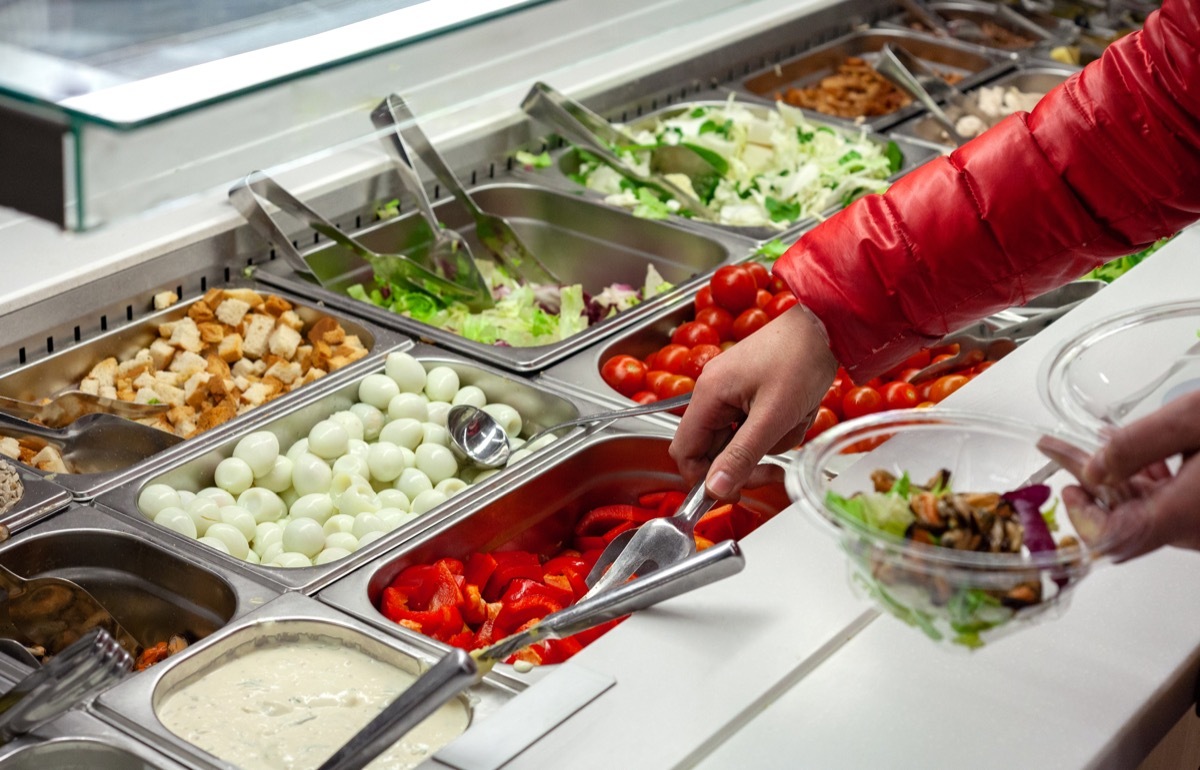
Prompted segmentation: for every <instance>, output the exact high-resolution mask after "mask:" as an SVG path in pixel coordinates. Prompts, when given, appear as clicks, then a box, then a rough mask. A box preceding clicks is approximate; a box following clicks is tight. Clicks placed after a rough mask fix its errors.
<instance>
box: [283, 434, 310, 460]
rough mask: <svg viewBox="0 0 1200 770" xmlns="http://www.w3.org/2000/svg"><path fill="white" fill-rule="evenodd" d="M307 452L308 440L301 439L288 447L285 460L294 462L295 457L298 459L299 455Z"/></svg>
mask: <svg viewBox="0 0 1200 770" xmlns="http://www.w3.org/2000/svg"><path fill="white" fill-rule="evenodd" d="M307 451H308V439H307V438H302V439H300V440H299V441H297V442H296V443H295V444H292V445H291V446H290V447H288V451H287V459H289V460H291V461H292V462H295V461H296V458H297V457H299V456H300V455H302V454H304V453H305V452H307Z"/></svg>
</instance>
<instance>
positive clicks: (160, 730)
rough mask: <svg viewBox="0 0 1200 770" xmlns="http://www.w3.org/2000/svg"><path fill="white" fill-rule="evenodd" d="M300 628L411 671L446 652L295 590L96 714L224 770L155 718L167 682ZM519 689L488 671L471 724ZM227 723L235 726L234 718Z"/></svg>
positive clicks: (188, 761)
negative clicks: (415, 642) (382, 629)
mask: <svg viewBox="0 0 1200 770" xmlns="http://www.w3.org/2000/svg"><path fill="white" fill-rule="evenodd" d="M300 634H302V635H305V636H307V635H309V634H312V635H319V636H324V637H327V638H332V639H334V640H337V641H341V642H345V643H349V644H350V645H352V646H354V647H356V648H358V649H359V650H361V651H363V652H365V653H366V654H368V655H371V656H372V657H375V658H377V659H380V660H383V661H384V662H388V663H393V664H394V665H396V666H397V667H398V668H401V669H404V670H407V671H409V672H411V673H414V674H419V673H420V672H421V671H423V670H425V669H427V668H428V667H430V666H432V665H433V664H434V663H436V662H437V660H438V659H439V658H440V657H441V655H440V652H438V651H433V652H431V651H430V650H429V649H427V648H424V647H420V646H417V645H413V644H411V643H409V640H408V639H406V638H402V637H400V636H399V635H395V634H380V633H379V629H378V628H375V627H372V626H370V625H368V624H366V623H363V622H362V621H360V620H358V619H357V618H354V617H351V616H349V615H347V614H345V613H343V612H341V611H339V610H337V609H336V608H334V607H332V606H330V605H328V604H325V603H322V602H318V601H316V600H315V599H312V598H310V597H307V596H304V595H301V594H298V593H294V592H290V593H286V594H284V595H283V596H280V597H278V598H276V599H274V600H273V601H271V602H269V603H267V604H265V605H263V606H262V607H260V608H258V609H257V610H255V611H254V612H251V613H249V614H247V615H245V616H243V617H241V618H239V619H238V620H236V621H234V622H232V623H230V624H229V625H228V626H226V627H225V628H223V629H221V630H220V631H218V632H217V633H215V634H213V635H212V636H209V637H207V638H206V639H204V640H202V641H201V642H198V643H196V644H195V645H192V646H190V647H188V648H187V649H186V650H184V651H183V652H181V653H178V654H177V655H173V656H171V657H170V658H168V659H167V660H165V661H163V662H162V663H159V664H157V665H155V666H154V667H153V668H150V669H148V670H147V671H145V672H143V675H142V676H137V677H130V678H128V679H126V680H125V681H123V682H121V683H120V684H119V685H117V686H116V687H114V688H112V689H111V690H108V691H107V692H105V693H103V694H102V695H101V696H100V697H99V698H97V699H96V700H95V702H94V703H93V707H94V710H95V713H96V714H97V715H98V716H99V717H100V718H102V719H104V720H105V721H107V722H110V723H112V724H114V725H115V726H117V727H118V728H120V729H123V730H127V731H129V732H130V733H131V734H133V735H134V736H136V737H137V738H139V739H140V740H142V741H144V742H145V743H147V744H148V745H149V746H151V747H152V748H154V749H156V750H158V751H161V752H162V753H164V754H166V755H167V756H169V757H171V758H172V759H174V760H175V761H178V762H180V763H183V764H185V765H187V766H188V767H193V768H203V769H204V770H227V769H228V768H229V767H230V765H229V764H228V763H226V762H223V761H221V760H219V759H217V758H216V757H214V756H212V755H211V754H209V753H207V752H205V751H203V750H202V749H200V748H199V747H197V746H194V745H192V744H191V743H190V742H188V741H187V740H184V739H183V738H181V737H179V736H177V735H175V734H174V733H172V732H171V731H170V730H168V729H167V728H166V727H165V726H164V725H163V724H162V723H161V722H160V721H159V720H158V716H157V708H158V705H159V704H160V703H162V702H163V701H164V700H165V698H166V696H167V695H168V694H169V693H170V689H169V688H172V687H175V686H180V685H184V684H186V683H187V682H189V681H192V680H193V679H196V678H200V677H202V676H203V675H204V672H205V671H206V670H209V669H211V668H212V667H214V666H215V665H216V664H218V663H219V662H224V661H226V660H228V659H233V658H236V657H238V653H243V654H244V653H248V652H250V651H252V648H253V647H255V646H257V644H256V642H255V641H253V639H256V638H257V639H262V638H270V637H277V638H279V639H280V642H279V643H283V644H286V643H287V641H288V640H289V639H291V638H295V637H296V635H300ZM160 687H162V691H161V692H160ZM516 691H517V690H516V688H514V687H512V686H511V685H510V684H508V683H506V682H504V681H501V680H499V679H497V678H495V677H493V676H491V675H489V676H487V677H485V678H484V680H483V682H482V683H480V684H477V685H474V686H473V687H471V688H470V689H469V690H468V691H467V694H466V695H464V696H460V697H462V698H464V701H465V702H466V703H467V704H468V707H469V710H470V714H471V724H474V723H475V722H476V721H481V720H484V719H486V718H487V717H488V716H490V715H491V714H494V713H495V712H496V711H497V710H499V709H500V708H501V707H502V706H503V705H504V704H505V703H507V702H508V701H509V700H511V698H512V697H513V696H514V695H515V694H516ZM230 729H231V730H236V729H237V727H236V725H232V724H231V727H230ZM468 729H469V727H468Z"/></svg>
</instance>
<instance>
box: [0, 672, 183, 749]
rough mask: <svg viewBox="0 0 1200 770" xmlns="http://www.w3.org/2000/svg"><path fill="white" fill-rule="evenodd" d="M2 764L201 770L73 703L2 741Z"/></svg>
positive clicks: (2, 680)
mask: <svg viewBox="0 0 1200 770" xmlns="http://www.w3.org/2000/svg"><path fill="white" fill-rule="evenodd" d="M19 678H20V676H17V677H15V678H12V679H9V678H8V677H7V672H0V688H3V689H8V688H9V687H10V686H11V685H13V684H15V683H16V680H17V679H19ZM0 766H4V767H6V768H12V770H52V769H53V768H88V770H133V769H137V770H150V769H151V768H158V769H159V770H195V768H196V766H195V765H194V764H191V763H181V762H178V761H176V760H174V759H169V758H168V757H167V756H166V755H164V754H160V753H159V752H157V751H155V750H154V749H152V748H151V747H150V746H149V745H148V744H147V743H145V742H143V741H140V740H138V739H136V738H135V737H133V736H132V735H130V734H128V733H127V732H126V731H124V730H121V729H119V728H118V727H116V726H115V725H112V724H110V723H108V722H106V721H105V720H103V719H101V718H100V717H98V716H96V715H95V714H90V713H87V712H85V711H83V710H80V709H72V710H70V711H68V712H66V713H65V714H62V715H61V716H58V717H56V718H54V719H52V720H50V721H49V722H47V723H45V724H44V725H42V726H41V727H39V728H38V729H37V730H36V731H35V732H34V733H32V734H30V735H22V736H20V737H18V738H14V739H13V740H12V741H9V742H8V743H6V744H4V745H3V746H0Z"/></svg>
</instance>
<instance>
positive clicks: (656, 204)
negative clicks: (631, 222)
mask: <svg viewBox="0 0 1200 770" xmlns="http://www.w3.org/2000/svg"><path fill="white" fill-rule="evenodd" d="M633 215H634V216H635V217H641V218H642V219H666V218H667V217H669V216H671V210H670V209H669V208H667V204H666V203H664V202H663V201H662V200H660V199H659V197H658V196H657V195H655V194H654V191H652V190H648V189H646V188H645V187H643V188H641V189H640V190H638V205H637V207H636V208H634V210H633Z"/></svg>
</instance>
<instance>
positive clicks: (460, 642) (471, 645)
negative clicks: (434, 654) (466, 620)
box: [446, 631, 475, 652]
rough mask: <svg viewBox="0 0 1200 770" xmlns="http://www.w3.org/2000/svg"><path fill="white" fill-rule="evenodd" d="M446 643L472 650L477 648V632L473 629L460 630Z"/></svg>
mask: <svg viewBox="0 0 1200 770" xmlns="http://www.w3.org/2000/svg"><path fill="white" fill-rule="evenodd" d="M446 644H448V645H450V646H451V647H458V648H459V649H460V650H466V651H468V652H470V651H471V650H473V649H475V634H474V633H472V632H471V631H459V632H458V633H457V634H454V635H453V636H451V637H450V638H448V639H446Z"/></svg>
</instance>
